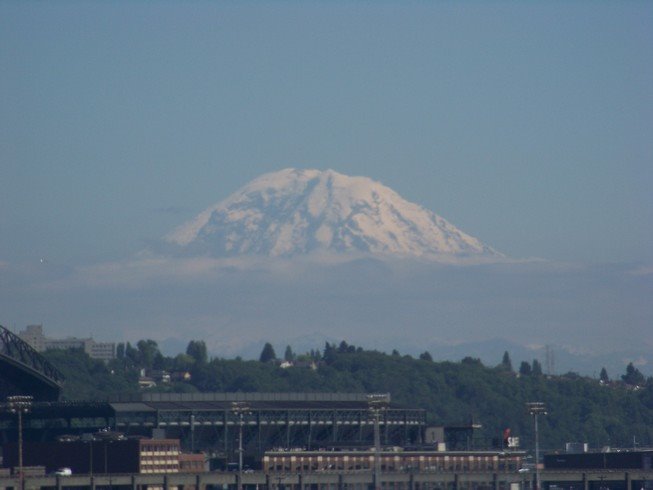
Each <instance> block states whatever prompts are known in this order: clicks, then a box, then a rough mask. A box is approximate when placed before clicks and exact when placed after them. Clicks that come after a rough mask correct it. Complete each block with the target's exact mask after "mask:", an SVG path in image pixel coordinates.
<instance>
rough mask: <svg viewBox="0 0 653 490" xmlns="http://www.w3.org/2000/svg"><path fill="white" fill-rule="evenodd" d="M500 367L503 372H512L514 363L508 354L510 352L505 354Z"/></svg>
mask: <svg viewBox="0 0 653 490" xmlns="http://www.w3.org/2000/svg"><path fill="white" fill-rule="evenodd" d="M499 367H500V368H501V370H502V371H512V361H511V360H510V354H508V351H505V352H504V353H503V359H501V364H499Z"/></svg>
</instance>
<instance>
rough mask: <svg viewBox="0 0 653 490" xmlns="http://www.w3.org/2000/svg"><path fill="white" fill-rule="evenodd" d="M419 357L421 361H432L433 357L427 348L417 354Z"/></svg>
mask: <svg viewBox="0 0 653 490" xmlns="http://www.w3.org/2000/svg"><path fill="white" fill-rule="evenodd" d="M419 358H420V359H421V360H422V361H429V362H433V357H432V356H431V353H430V352H429V351H427V350H426V351H424V352H422V353H421V354H420V355H419Z"/></svg>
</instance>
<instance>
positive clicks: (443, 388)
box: [46, 340, 653, 450]
mask: <svg viewBox="0 0 653 490" xmlns="http://www.w3.org/2000/svg"><path fill="white" fill-rule="evenodd" d="M46 357H47V358H48V359H49V360H50V361H51V362H52V363H53V364H54V365H56V366H57V367H58V368H59V369H60V370H61V371H62V372H63V374H64V375H65V376H66V379H67V381H66V384H65V386H64V391H63V395H62V396H63V398H65V399H104V398H107V397H110V396H111V395H112V394H115V393H129V392H132V393H137V392H139V386H138V379H139V375H140V374H141V373H142V371H143V370H146V371H147V370H149V372H150V373H152V372H154V373H159V375H160V373H161V372H168V373H173V374H174V373H177V374H179V373H185V372H187V373H189V374H190V379H187V380H186V381H183V382H180V381H176V382H175V381H174V376H173V380H171V381H170V382H166V383H160V382H159V383H158V384H157V386H156V387H153V388H148V390H149V391H166V392H197V391H201V392H203V391H206V392H209V391H224V392H256V391H262V392H304V391H306V392H367V393H390V394H391V396H392V401H393V403H395V404H399V405H402V406H406V407H412V408H423V409H425V410H426V411H427V417H428V422H429V424H433V425H459V424H466V423H469V422H470V421H472V420H473V421H474V422H475V423H480V424H482V426H483V428H482V429H481V430H480V431H478V434H477V438H478V440H477V444H478V445H479V446H482V445H485V446H486V447H489V445H491V443H492V440H493V439H497V438H499V437H500V435H501V433H502V431H503V430H504V429H506V428H510V429H511V431H512V434H513V435H515V436H519V437H521V441H522V446H526V447H528V446H529V445H530V444H532V435H533V423H532V420H531V418H530V417H529V415H528V414H527V412H526V409H525V404H526V402H529V401H542V402H545V403H546V405H547V409H548V415H546V416H544V417H541V419H540V427H541V431H540V435H541V441H542V444H543V447H545V448H546V449H551V450H553V449H558V448H561V447H562V446H563V445H564V443H565V442H570V441H574V442H588V443H589V444H590V446H592V447H601V446H605V445H611V446H614V447H632V446H633V444H634V441H636V443H637V444H639V445H649V446H650V445H653V378H648V379H645V378H644V376H642V374H641V373H640V372H639V371H638V370H637V369H636V368H635V367H634V366H633V365H632V364H631V365H629V366H628V368H627V369H626V371H625V373H623V374H621V375H617V376H615V378H616V379H615V380H610V379H609V376H608V373H607V372H606V371H605V370H602V372H601V379H599V380H597V379H592V378H586V377H581V376H579V375H577V374H574V373H567V374H565V375H559V376H549V375H544V374H543V373H542V369H541V365H540V363H539V362H538V361H537V360H535V361H532V362H530V363H529V362H525V361H524V362H521V364H520V366H519V368H518V369H517V370H514V369H513V366H512V361H511V359H510V357H509V355H508V353H506V354H504V357H503V359H499V360H497V361H498V363H497V365H496V366H484V365H483V364H482V363H481V361H480V360H478V359H474V358H465V359H463V360H462V361H460V362H436V361H434V360H433V359H432V358H431V356H430V354H429V353H428V352H425V353H423V354H422V355H420V356H419V358H414V357H411V356H408V355H400V354H399V353H398V352H396V351H393V352H392V353H391V354H386V353H382V352H377V351H368V350H364V349H362V348H360V347H358V348H357V347H354V346H351V345H347V344H346V343H345V342H342V343H341V344H339V345H335V344H334V345H330V344H328V343H327V344H326V346H325V347H324V349H323V350H322V351H318V350H315V351H311V352H309V353H306V354H304V355H299V356H297V355H295V354H294V353H293V352H292V349H291V348H290V347H287V348H286V352H285V355H284V356H283V358H281V359H277V356H276V354H275V352H274V349H273V348H272V346H271V345H270V344H266V345H265V346H264V348H263V350H262V352H261V356H260V359H259V360H258V361H245V360H242V359H239V358H236V359H219V358H215V359H209V357H208V355H207V351H206V346H205V344H204V342H202V341H191V342H190V343H189V344H188V348H187V350H186V352H185V353H180V354H178V355H177V356H175V357H166V356H163V355H162V354H161V352H160V351H159V349H158V346H157V344H156V342H154V341H152V340H141V341H139V342H138V343H137V344H136V346H131V345H130V344H129V343H127V344H120V345H119V346H118V355H117V359H115V360H114V361H111V362H110V363H109V364H105V363H103V362H101V361H96V360H92V359H90V358H89V357H88V356H87V355H86V354H84V353H83V352H81V351H48V352H47V353H46ZM284 360H285V361H289V362H287V363H285V364H283V361H284ZM291 363H292V364H293V365H292V366H290V364H291ZM140 391H142V390H140Z"/></svg>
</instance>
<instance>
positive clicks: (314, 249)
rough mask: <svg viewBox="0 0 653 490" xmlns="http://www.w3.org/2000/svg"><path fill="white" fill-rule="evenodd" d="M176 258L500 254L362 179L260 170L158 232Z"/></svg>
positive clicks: (328, 172) (327, 172) (324, 173)
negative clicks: (230, 191) (189, 217)
mask: <svg viewBox="0 0 653 490" xmlns="http://www.w3.org/2000/svg"><path fill="white" fill-rule="evenodd" d="M164 240H165V242H167V244H168V245H170V246H172V247H173V249H175V251H176V252H177V253H180V254H183V255H207V256H212V257H226V256H238V255H256V256H267V257H294V256H297V255H307V254H313V253H332V254H369V255H375V256H398V257H415V258H433V259H442V260H446V259H447V258H454V257H461V258H462V257H476V258H481V257H482V258H488V259H492V258H493V259H498V258H501V257H503V256H502V255H501V254H500V253H498V252H497V251H495V250H493V249H492V248H490V247H489V246H487V245H485V244H483V243H481V242H480V241H479V240H478V239H476V238H474V237H472V236H470V235H468V234H466V233H464V232H462V231H461V230H459V229H458V228H456V227H455V226H453V225H452V224H451V223H449V222H447V221H446V220H445V219H443V218H442V217H440V216H438V215H437V214H435V213H433V212H431V211H429V210H427V209H425V208H423V207H422V206H420V205H418V204H414V203H411V202H409V201H406V200H405V199H403V198H402V197H401V196H399V194H397V193H396V192H394V191H393V190H392V189H390V188H388V187H386V186H384V185H382V184H380V183H378V182H375V181H373V180H372V179H369V178H367V177H349V176H346V175H343V174H340V173H337V172H335V171H333V170H325V171H321V170H311V169H306V170H304V169H292V168H289V169H284V170H281V171H279V172H273V173H269V174H265V175H262V176H260V177H258V178H256V179H254V180H253V181H251V182H250V183H249V184H247V185H245V186H244V187H242V188H241V189H240V190H238V191H236V192H235V193H233V194H232V195H231V196H229V197H228V198H227V199H225V200H223V201H221V202H219V203H218V204H216V205H214V206H211V207H209V208H208V209H206V210H204V211H202V212H201V213H200V214H199V215H198V216H197V217H195V218H194V219H192V220H191V221H189V222H187V223H185V224H183V225H181V226H180V227H178V228H177V229H175V230H174V231H173V232H172V233H170V234H169V235H167V236H166V237H165V239H164Z"/></svg>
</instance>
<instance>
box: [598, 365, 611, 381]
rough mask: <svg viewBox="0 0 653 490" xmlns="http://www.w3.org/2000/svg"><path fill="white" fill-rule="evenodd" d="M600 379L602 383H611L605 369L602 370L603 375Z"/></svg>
mask: <svg viewBox="0 0 653 490" xmlns="http://www.w3.org/2000/svg"><path fill="white" fill-rule="evenodd" d="M599 379H600V380H601V382H602V383H609V382H610V377H609V376H608V371H607V370H606V369H605V367H602V368H601V374H600V375H599Z"/></svg>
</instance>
